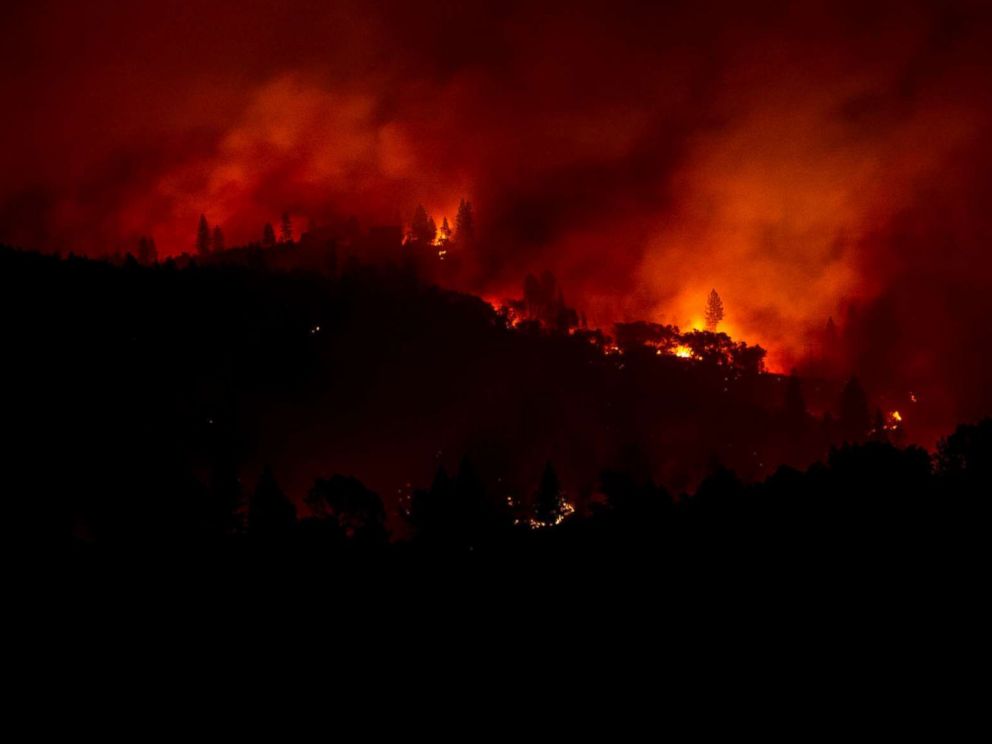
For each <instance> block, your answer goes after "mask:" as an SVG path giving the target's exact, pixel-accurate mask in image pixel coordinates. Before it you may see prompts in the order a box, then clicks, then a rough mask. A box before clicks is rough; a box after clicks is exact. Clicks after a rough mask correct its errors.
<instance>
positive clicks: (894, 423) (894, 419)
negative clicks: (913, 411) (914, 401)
mask: <svg viewBox="0 0 992 744" xmlns="http://www.w3.org/2000/svg"><path fill="white" fill-rule="evenodd" d="M900 426H902V414H901V413H899V411H889V412H888V413H887V414H886V416H885V426H884V427H883V428H884V429H885V430H886V431H896V430H897V429H899V427H900Z"/></svg>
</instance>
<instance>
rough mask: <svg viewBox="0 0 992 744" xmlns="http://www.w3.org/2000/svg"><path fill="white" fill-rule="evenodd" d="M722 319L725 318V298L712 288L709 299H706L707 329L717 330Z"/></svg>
mask: <svg viewBox="0 0 992 744" xmlns="http://www.w3.org/2000/svg"><path fill="white" fill-rule="evenodd" d="M721 320H723V300H721V299H720V295H718V294H717V293H716V290H715V289H711V290H710V296H709V299H708V300H707V301H706V330H708V331H716V328H717V326H718V325H720V321H721Z"/></svg>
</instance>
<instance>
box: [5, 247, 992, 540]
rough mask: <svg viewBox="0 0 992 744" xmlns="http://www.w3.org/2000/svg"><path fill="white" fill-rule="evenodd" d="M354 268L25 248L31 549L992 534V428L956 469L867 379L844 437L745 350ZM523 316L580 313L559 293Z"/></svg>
mask: <svg viewBox="0 0 992 744" xmlns="http://www.w3.org/2000/svg"><path fill="white" fill-rule="evenodd" d="M274 250H276V251H283V252H288V251H291V250H292V249H291V248H285V249H274ZM227 253H228V254H232V255H234V256H238V255H239V254H238V252H237V251H228V252H227ZM331 255H333V254H325V255H324V258H323V259H322V258H320V256H319V255H317V254H316V253H315V254H314V255H313V256H311V258H312V259H314V260H324V259H326V260H327V261H328V263H327V264H326V266H325V269H326V270H324V271H322V272H316V271H313V270H311V271H277V270H273V269H272V267H271V266H269V265H268V264H267V263H266V261H265V260H264V258H263V259H260V260H259V263H258V264H257V265H251V264H250V263H246V262H245V261H243V260H240V259H239V260H237V261H235V263H234V264H233V265H232V264H229V263H224V262H219V261H217V260H216V259H215V257H214V255H213V254H211V255H210V256H209V259H210V261H209V264H208V265H200V264H198V263H197V262H196V261H195V260H194V261H188V262H186V265H185V266H184V267H183V268H180V267H179V266H178V265H177V264H176V263H175V262H171V261H166V262H164V263H161V264H158V265H155V266H150V267H149V266H141V265H139V264H138V263H137V262H135V261H126V262H124V263H123V264H122V265H113V264H109V263H102V262H96V261H89V260H83V259H78V258H69V259H59V258H56V257H46V256H40V255H37V254H32V253H25V252H18V251H14V250H9V249H2V250H0V282H2V287H0V289H2V298H3V300H2V302H3V308H2V309H3V314H2V317H3V320H2V327H3V332H4V339H5V347H6V350H7V357H6V358H7V360H8V361H7V364H6V366H7V372H8V375H7V377H8V382H7V386H8V387H7V396H6V398H7V405H6V411H5V415H4V418H3V422H4V423H3V425H4V429H5V431H4V434H5V440H7V441H8V442H10V444H9V445H8V447H7V448H8V456H9V459H8V462H9V465H8V467H7V472H6V473H5V481H6V483H5V488H4V492H5V498H6V504H7V508H8V516H9V519H8V520H7V524H8V530H9V531H10V532H11V534H12V535H13V536H14V537H15V538H28V539H31V540H33V541H35V542H37V544H39V545H41V544H44V545H49V544H55V545H61V546H68V545H75V546H107V547H111V548H113V547H116V548H121V549H127V550H136V551H149V550H150V551H154V550H156V549H158V548H160V547H162V546H174V547H177V548H186V547H190V546H194V547H203V546H213V547H218V546H222V547H224V549H227V548H231V549H233V550H235V551H237V550H241V549H251V550H254V549H255V548H259V549H261V550H267V549H268V548H269V547H272V546H277V547H279V549H280V550H281V549H284V548H287V549H291V550H305V551H317V552H341V551H346V552H349V553H356V552H357V553H358V554H362V555H370V554H374V555H381V556H389V555H396V554H407V553H408V552H409V551H415V552H422V553H425V554H436V553H439V554H442V555H444V554H448V553H450V552H451V551H457V552H463V551H472V552H474V553H476V554H478V553H487V552H489V553H492V554H502V553H504V552H505V551H507V550H510V551H512V552H515V553H520V554H526V553H527V552H528V551H531V550H538V551H541V550H545V549H553V550H555V551H558V550H561V551H565V552H566V553H567V552H568V551H570V550H572V549H574V550H578V551H580V552H591V553H594V552H596V551H598V550H605V549H606V548H607V546H611V545H614V546H623V547H624V549H630V548H638V549H640V548H643V549H651V550H653V549H655V548H657V547H659V546H664V545H676V544H690V542H691V544H692V545H696V546H698V545H702V544H706V543H707V540H709V538H711V537H714V536H719V538H720V541H721V542H722V544H723V545H724V546H727V545H731V544H733V545H744V546H752V547H753V546H757V545H764V544H767V545H772V544H775V545H782V544H783V543H784V541H786V540H788V541H793V542H796V543H802V544H804V545H809V544H814V543H817V542H818V541H819V542H821V543H822V542H823V541H826V542H827V543H829V544H830V545H832V546H833V548H831V549H837V548H836V546H837V545H838V544H839V543H837V540H841V541H843V540H845V539H854V537H857V536H858V535H859V534H860V531H864V532H865V534H866V535H868V534H874V535H884V534H891V535H903V536H905V535H907V534H911V532H908V531H906V530H903V529H902V528H903V527H905V526H906V525H911V526H912V528H913V529H914V530H917V529H923V528H929V527H934V526H940V528H941V529H946V530H948V531H949V533H950V532H954V531H956V530H961V529H966V530H973V529H976V528H977V525H984V524H985V522H984V521H982V520H984V518H985V517H984V509H985V507H984V500H983V495H984V494H986V493H987V492H988V485H989V483H988V481H989V475H988V468H989V465H988V463H989V461H990V458H989V446H990V445H989V440H990V435H989V426H990V425H989V424H988V422H985V423H983V424H981V425H979V426H976V427H962V428H961V429H960V430H959V431H958V432H956V433H955V434H954V435H953V436H951V437H950V438H949V439H948V440H947V441H946V442H945V443H944V445H943V446H942V447H941V449H940V451H939V452H938V454H937V457H936V461H935V464H933V463H931V460H930V458H929V456H928V455H927V453H925V452H923V451H922V450H917V449H912V448H910V449H901V448H899V447H897V446H895V445H894V444H893V443H892V441H891V440H893V439H894V438H895V435H896V434H897V431H896V430H895V429H894V428H892V427H891V426H890V425H889V424H886V423H885V422H882V424H881V425H879V424H878V422H876V421H873V419H872V416H871V414H870V402H869V397H868V395H867V394H866V393H865V391H864V390H862V389H861V388H860V386H859V385H858V384H857V381H856V380H851V381H849V382H848V384H847V386H846V387H845V388H844V389H843V391H842V394H840V395H839V399H838V406H837V417H836V419H831V420H830V421H825V420H823V419H820V418H816V417H813V416H812V415H810V414H809V413H808V412H807V410H806V407H805V403H804V400H803V391H802V381H800V380H798V379H797V378H794V377H793V378H787V377H782V376H778V375H769V374H765V373H762V372H761V364H760V361H761V356H762V354H763V352H762V351H761V350H760V349H757V348H753V347H746V346H745V345H742V344H736V343H734V342H732V341H731V340H730V339H729V338H727V337H726V336H724V335H723V334H715V333H709V332H695V334H680V333H679V332H678V331H677V329H671V328H669V327H666V326H654V325H649V324H639V325H637V324H635V325H631V326H626V327H620V328H618V329H617V339H616V341H615V342H614V341H613V340H610V339H607V338H606V337H605V336H603V334H601V333H599V332H597V331H590V330H587V329H583V328H581V327H577V326H576V324H575V323H574V322H573V321H574V318H565V320H564V322H560V323H555V324H550V325H548V324H543V323H536V324H535V323H523V324H518V325H517V326H515V324H514V323H513V322H512V321H511V320H510V319H509V318H508V317H507V316H506V315H505V314H503V313H500V312H498V311H497V310H495V309H493V308H492V307H490V306H489V305H488V304H487V303H484V302H482V301H480V300H478V299H477V298H473V297H469V296H466V295H460V294H456V293H452V292H447V291H443V290H439V289H437V288H434V287H431V286H427V285H426V284H424V283H423V282H422V281H420V280H419V279H418V278H417V276H416V274H415V273H414V272H411V271H409V270H407V269H404V268H397V269H388V268H381V267H380V268H378V269H372V268H369V267H368V266H365V265H362V264H360V263H358V262H357V261H355V260H347V261H345V262H343V264H342V265H338V264H337V263H336V259H335V262H334V263H331V262H330V256H331ZM523 303H524V305H528V304H529V305H530V306H532V308H534V311H535V312H536V313H537V314H538V315H540V314H541V313H544V312H545V311H548V312H551V313H554V314H555V316H556V317H562V309H563V308H566V305H565V303H564V299H563V297H562V295H561V292H560V290H558V289H557V288H556V287H555V285H554V282H553V281H552V279H551V278H549V277H544V278H543V279H541V280H529V283H528V286H526V287H525V288H524V300H523ZM549 317H550V316H549ZM682 345H685V346H687V347H688V349H689V357H688V358H681V357H679V356H677V355H676V354H674V353H669V352H672V351H674V350H675V347H679V346H682ZM669 347H671V348H669ZM844 441H848V442H857V444H852V445H848V446H841V445H842V443H843V442H844ZM817 460H823V462H824V463H825V464H823V465H814V466H812V467H810V468H809V469H806V466H807V465H808V464H809V463H811V462H815V461H817ZM783 463H786V464H789V465H791V466H792V467H786V468H780V467H779V466H780V465H781V464H783ZM793 468H799V469H793ZM658 484H664V487H662V486H661V485H658ZM686 494H692V495H691V496H686ZM690 536H696V537H699V539H698V540H697V539H693V540H692V541H689V542H686V541H687V540H688V538H689V537H690ZM831 536H834V537H831ZM838 536H839V537H838ZM813 537H815V538H816V540H812V538H813ZM900 539H902V538H900ZM921 539H923V538H921ZM831 541H832V542H831ZM266 546H268V547H266ZM287 546H289V547H287Z"/></svg>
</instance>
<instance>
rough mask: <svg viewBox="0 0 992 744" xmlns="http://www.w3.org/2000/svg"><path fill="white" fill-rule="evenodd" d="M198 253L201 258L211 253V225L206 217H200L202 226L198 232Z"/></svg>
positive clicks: (198, 228) (200, 225)
mask: <svg viewBox="0 0 992 744" xmlns="http://www.w3.org/2000/svg"><path fill="white" fill-rule="evenodd" d="M196 252H197V253H198V254H199V255H201V256H206V255H207V254H208V253H210V223H209V222H207V217H206V215H203V214H201V215H200V224H199V226H198V227H197V230H196Z"/></svg>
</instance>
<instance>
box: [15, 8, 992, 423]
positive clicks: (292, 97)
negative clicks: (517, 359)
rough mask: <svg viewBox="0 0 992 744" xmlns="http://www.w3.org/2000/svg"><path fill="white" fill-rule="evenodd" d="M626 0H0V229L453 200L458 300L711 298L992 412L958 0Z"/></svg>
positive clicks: (181, 245)
mask: <svg viewBox="0 0 992 744" xmlns="http://www.w3.org/2000/svg"><path fill="white" fill-rule="evenodd" d="M535 5H539V6H540V8H539V9H537V8H535V7H534V6H535ZM643 5H645V4H644V3H632V4H630V5H629V6H627V4H625V3H623V2H616V1H615V0H614V1H613V2H603V3H596V2H581V1H579V0H574V1H573V2H567V3H566V2H562V3H555V2H552V3H540V4H535V3H532V2H502V3H492V4H484V3H483V4H474V3H463V2H429V3H422V4H417V3H402V2H381V3H369V2H316V1H314V2H302V1H297V2H287V1H285V0H284V1H281V2H252V1H246V0H239V1H237V2H233V1H232V2H220V1H217V0H210V1H206V2H197V3H192V2H167V1H164V0H163V1H160V2H148V3H124V2H120V3H110V2H101V1H94V2H89V3H85V4H83V3H76V2H44V1H37V0H36V1H34V2H11V3H6V4H5V6H4V9H3V10H2V11H0V56H2V65H3V73H2V75H0V94H2V96H3V100H4V101H5V102H6V106H5V113H4V115H3V117H0V141H2V142H3V146H2V149H0V240H4V241H7V242H12V243H17V244H21V245H24V246H27V247H34V248H41V249H47V250H70V249H74V250H76V251H77V252H85V253H89V254H93V255H97V254H101V253H107V252H112V251H115V250H120V249H122V248H127V247H128V246H131V245H132V244H133V243H134V242H135V241H136V240H137V238H138V236H139V235H142V234H151V235H154V236H155V238H156V240H157V243H158V245H159V248H160V251H162V252H163V253H166V254H178V253H180V252H182V251H184V250H189V249H190V247H191V242H192V238H193V233H194V230H195V225H196V220H197V217H198V216H199V214H200V213H201V212H203V213H206V214H207V216H208V218H209V219H210V220H211V222H212V223H217V224H221V225H223V227H224V229H225V231H226V233H227V237H228V243H229V244H230V243H238V242H242V241H247V240H253V239H256V238H257V236H258V235H259V233H260V228H261V225H262V224H263V223H264V222H266V221H275V220H276V218H277V216H278V215H279V214H280V213H281V212H283V211H284V210H287V209H288V210H290V211H291V212H292V213H293V215H294V216H295V217H296V219H297V220H298V221H300V222H306V221H308V220H311V219H312V220H315V221H317V222H321V221H326V220H328V219H331V218H333V217H336V216H340V215H347V214H352V213H354V214H357V215H359V216H360V217H361V218H363V219H364V220H365V221H366V222H367V223H368V222H397V221H400V220H402V219H404V218H408V216H409V214H411V213H412V211H413V208H414V206H415V205H416V204H417V203H418V202H423V203H424V204H425V205H426V206H427V207H428V209H429V210H430V211H431V212H433V213H434V214H436V215H437V217H438V219H439V220H440V217H441V216H442V215H447V216H448V217H449V218H451V217H453V216H454V205H456V204H457V202H458V200H459V198H461V197H462V196H467V197H469V198H471V199H472V201H473V202H474V203H475V205H476V209H477V212H478V214H479V219H480V221H481V223H482V226H483V228H484V230H485V231H486V233H487V235H488V236H489V238H490V240H489V242H488V246H487V247H486V249H485V252H484V254H483V255H480V256H479V257H478V259H479V265H480V267H481V268H482V270H483V277H484V281H483V286H482V287H481V288H480V289H481V290H482V291H483V292H484V293H488V294H495V295H500V294H503V293H506V292H509V291H511V290H510V287H513V286H516V284H517V283H518V282H519V279H520V278H521V276H522V275H523V273H524V272H526V271H528V270H540V269H543V268H551V269H553V270H554V271H555V272H556V274H557V275H558V276H559V279H560V280H561V281H562V283H563V285H564V287H565V290H566V293H567V295H568V298H569V300H570V301H571V302H573V303H574V304H576V305H577V306H579V307H580V309H583V310H584V311H586V312H587V313H588V314H589V316H590V319H591V320H592V321H593V322H596V323H600V324H603V325H606V324H608V323H610V322H612V321H614V320H620V319H630V318H634V317H648V318H651V319H655V320H662V321H666V322H675V323H679V324H681V325H683V326H688V325H691V324H693V323H698V322H699V321H700V316H701V314H702V309H703V305H704V301H705V296H706V293H707V292H708V291H709V289H710V288H711V287H716V288H718V290H719V291H720V293H721V295H722V296H723V299H724V302H725V304H726V306H727V310H728V317H727V323H726V329H727V330H728V331H729V332H731V333H732V334H733V335H735V336H740V337H742V338H745V339H747V340H749V341H753V342H759V343H762V344H764V345H766V346H767V347H768V348H769V349H770V360H771V362H772V366H773V367H777V368H778V369H787V368H789V367H790V366H791V365H792V364H793V363H795V362H796V361H797V360H799V359H800V358H801V356H802V355H803V353H804V351H805V350H806V349H807V348H808V346H809V344H810V343H811V338H812V337H813V335H814V331H815V330H817V329H819V328H821V327H822V326H823V324H824V323H825V321H826V318H827V317H828V316H831V315H832V316H834V317H835V319H836V320H837V321H838V324H839V325H840V327H841V329H842V331H843V337H844V342H843V349H842V350H841V353H842V356H843V358H844V363H845V365H846V366H847V367H848V368H849V369H850V370H852V371H857V372H859V373H860V374H862V375H863V376H864V377H865V378H866V379H867V380H868V381H869V383H872V384H874V385H875V386H876V387H880V386H884V387H885V389H886V390H887V392H888V394H889V395H891V396H892V397H893V399H894V400H898V396H899V395H905V394H908V391H909V390H914V391H916V392H918V393H919V394H921V396H926V397H925V400H932V401H936V402H935V403H934V404H933V411H935V412H934V413H931V414H930V415H931V416H933V417H934V418H935V423H936V419H940V423H941V425H943V424H944V422H945V421H956V420H960V419H964V418H973V417H975V416H977V415H980V414H988V413H990V412H992V394H990V393H989V392H988V391H987V389H986V380H987V379H988V378H989V373H990V372H992V369H990V368H992V361H990V357H992V354H990V352H989V345H990V343H992V337H990V333H992V332H990V330H989V324H988V318H989V316H990V310H992V299H990V292H989V290H990V285H992V259H990V258H989V248H990V238H992V217H990V212H989V209H988V204H989V199H990V197H992V180H990V176H989V173H990V168H989V166H990V165H992V147H990V145H989V140H988V136H987V132H988V126H989V120H990V114H992V102H990V100H989V85H988V81H989V79H990V73H992V51H990V50H992V30H990V25H989V20H990V12H989V11H988V10H985V9H984V8H983V6H984V5H985V4H984V3H980V2H976V3H967V2H891V3H872V2H863V1H859V2H812V3H811V2H793V3H785V2H749V3H740V2H723V3H719V2H699V1H694V2H672V3H656V4H652V7H650V8H646V7H641V6H643Z"/></svg>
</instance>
